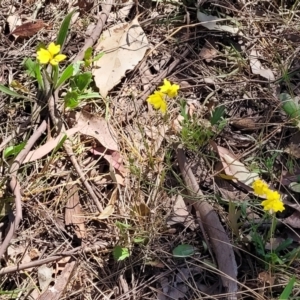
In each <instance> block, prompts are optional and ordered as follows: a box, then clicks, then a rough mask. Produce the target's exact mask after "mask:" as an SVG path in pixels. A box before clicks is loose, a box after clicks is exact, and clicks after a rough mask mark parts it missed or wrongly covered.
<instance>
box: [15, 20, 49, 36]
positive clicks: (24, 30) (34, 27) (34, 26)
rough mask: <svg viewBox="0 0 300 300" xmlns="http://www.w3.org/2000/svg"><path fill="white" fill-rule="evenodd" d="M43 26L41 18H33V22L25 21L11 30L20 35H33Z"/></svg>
mask: <svg viewBox="0 0 300 300" xmlns="http://www.w3.org/2000/svg"><path fill="white" fill-rule="evenodd" d="M44 26H45V23H44V22H43V20H35V21H33V22H27V23H24V24H22V25H20V26H17V27H16V28H15V29H14V31H13V32H12V34H13V35H17V36H20V37H29V36H33V35H35V34H36V33H37V32H39V31H40V30H41V29H42V28H43V27H44Z"/></svg>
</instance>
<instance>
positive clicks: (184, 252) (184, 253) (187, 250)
mask: <svg viewBox="0 0 300 300" xmlns="http://www.w3.org/2000/svg"><path fill="white" fill-rule="evenodd" d="M172 253H173V256H174V257H189V256H192V255H193V254H194V253H195V247H194V246H192V245H187V244H182V245H179V246H177V247H176V248H174V249H173V251H172Z"/></svg>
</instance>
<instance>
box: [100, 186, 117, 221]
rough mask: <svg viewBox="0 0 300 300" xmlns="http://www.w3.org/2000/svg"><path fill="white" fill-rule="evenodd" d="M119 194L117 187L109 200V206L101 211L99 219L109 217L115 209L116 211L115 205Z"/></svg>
mask: <svg viewBox="0 0 300 300" xmlns="http://www.w3.org/2000/svg"><path fill="white" fill-rule="evenodd" d="M117 196H118V189H117V188H116V189H114V191H113V192H112V194H111V197H110V200H109V202H108V204H107V206H106V207H105V208H104V210H103V211H102V212H101V213H100V215H99V216H97V217H96V219H97V220H103V219H107V218H108V217H110V216H111V215H112V214H113V213H114V211H115V208H114V205H115V202H116V200H117Z"/></svg>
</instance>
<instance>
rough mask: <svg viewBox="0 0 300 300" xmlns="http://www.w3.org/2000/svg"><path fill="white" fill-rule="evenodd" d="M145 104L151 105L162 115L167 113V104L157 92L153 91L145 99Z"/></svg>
mask: <svg viewBox="0 0 300 300" xmlns="http://www.w3.org/2000/svg"><path fill="white" fill-rule="evenodd" d="M147 102H148V103H150V104H151V105H153V107H154V108H155V109H159V110H160V111H161V112H162V113H163V114H165V113H166V111H167V102H166V100H165V98H164V94H163V93H162V92H159V91H155V92H154V93H153V94H152V95H150V96H149V97H148V99H147Z"/></svg>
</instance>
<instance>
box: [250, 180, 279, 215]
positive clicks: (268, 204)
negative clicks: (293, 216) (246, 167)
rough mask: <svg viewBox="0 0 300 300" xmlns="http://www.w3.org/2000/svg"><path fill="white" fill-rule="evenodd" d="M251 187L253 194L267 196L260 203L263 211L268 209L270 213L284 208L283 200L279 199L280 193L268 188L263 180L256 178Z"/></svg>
mask: <svg viewBox="0 0 300 300" xmlns="http://www.w3.org/2000/svg"><path fill="white" fill-rule="evenodd" d="M252 187H253V190H254V193H255V194H257V195H259V196H265V197H266V198H267V199H266V200H264V201H262V203H261V205H262V206H263V207H264V210H265V211H268V212H269V213H271V214H272V213H274V212H275V213H276V212H278V211H280V212H282V211H283V210H284V209H285V208H284V205H283V202H282V201H281V196H280V194H279V193H278V192H277V191H272V190H270V189H269V187H268V185H267V184H266V183H265V182H264V181H263V180H261V179H256V180H255V181H254V182H253V185H252Z"/></svg>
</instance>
